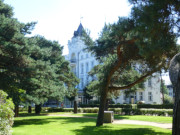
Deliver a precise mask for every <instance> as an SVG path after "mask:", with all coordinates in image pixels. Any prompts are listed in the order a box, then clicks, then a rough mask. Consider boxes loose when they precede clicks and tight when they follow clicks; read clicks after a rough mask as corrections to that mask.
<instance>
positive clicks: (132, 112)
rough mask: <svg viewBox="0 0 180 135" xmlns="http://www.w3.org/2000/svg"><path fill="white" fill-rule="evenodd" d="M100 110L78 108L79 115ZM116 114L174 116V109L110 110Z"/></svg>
mask: <svg viewBox="0 0 180 135" xmlns="http://www.w3.org/2000/svg"><path fill="white" fill-rule="evenodd" d="M98 110H99V109H98V108H78V113H98ZM109 111H114V113H115V114H121V115H156V116H172V114H173V110H172V109H130V108H109ZM48 112H73V108H50V109H49V110H48Z"/></svg>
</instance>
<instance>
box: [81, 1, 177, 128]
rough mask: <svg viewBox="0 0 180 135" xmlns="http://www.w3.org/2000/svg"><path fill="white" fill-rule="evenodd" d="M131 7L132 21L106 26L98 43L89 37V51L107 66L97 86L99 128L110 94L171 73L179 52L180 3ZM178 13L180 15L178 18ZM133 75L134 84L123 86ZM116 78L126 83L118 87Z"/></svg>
mask: <svg viewBox="0 0 180 135" xmlns="http://www.w3.org/2000/svg"><path fill="white" fill-rule="evenodd" d="M130 3H131V4H133V8H132V13H131V16H130V17H129V18H119V20H118V22H117V23H114V24H112V25H106V26H105V27H104V29H103V31H102V33H101V35H100V37H99V39H98V40H96V41H95V42H93V41H92V40H91V39H90V38H89V37H88V36H86V35H85V39H84V41H85V42H86V44H87V45H88V46H87V48H88V49H89V50H90V51H92V52H93V53H94V54H95V56H96V58H97V59H99V60H100V61H101V62H103V64H102V65H101V69H100V70H99V74H100V76H99V83H98V84H97V85H98V89H99V91H100V94H101V98H100V107H99V113H98V119H97V123H96V125H97V126H101V125H103V117H104V108H105V103H106V98H107V95H108V92H110V91H116V90H124V89H129V88H131V87H133V86H135V85H137V84H138V83H140V82H142V81H143V80H144V79H145V78H146V77H148V76H150V75H152V74H153V73H155V72H157V71H159V70H160V69H167V67H168V65H169V61H170V59H171V58H172V57H173V55H174V54H175V53H176V52H177V49H176V40H177V37H178V32H176V31H179V29H178V27H177V26H178V25H179V20H178V21H177V20H176V19H174V18H173V17H172V16H175V17H176V15H179V11H180V10H179V6H177V8H176V7H175V6H176V4H178V3H179V1H176V0H175V1H173V2H170V1H156V0H147V1H144V0H130ZM178 5H179V4H178ZM169 7H170V9H172V11H171V10H170V9H168V8H169ZM171 7H172V8H171ZM175 11H176V12H178V13H175V15H174V12H175ZM178 18H179V16H178V17H177V19H178ZM174 28H176V31H175V32H174V31H173V30H174ZM132 72H137V73H138V74H137V73H136V74H134V73H133V74H132V75H133V77H132V79H131V81H128V82H123V81H125V77H126V74H130V73H132ZM115 78H117V79H120V81H122V82H123V83H121V84H118V83H116V79H115Z"/></svg>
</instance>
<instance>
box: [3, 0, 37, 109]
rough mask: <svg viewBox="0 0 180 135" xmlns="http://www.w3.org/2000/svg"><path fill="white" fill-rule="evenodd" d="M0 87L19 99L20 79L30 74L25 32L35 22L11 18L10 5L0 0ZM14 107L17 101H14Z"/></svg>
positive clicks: (30, 28) (32, 26) (26, 32)
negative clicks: (21, 21)
mask: <svg viewBox="0 0 180 135" xmlns="http://www.w3.org/2000/svg"><path fill="white" fill-rule="evenodd" d="M0 20H1V21H0V89H3V90H6V91H7V92H8V94H9V96H13V99H14V100H15V99H17V100H16V101H18V100H19V98H20V96H21V92H20V91H21V90H20V88H21V84H22V83H21V81H23V80H24V79H26V76H28V75H30V71H31V70H30V69H29V62H30V59H29V54H30V51H29V50H30V46H29V44H28V43H27V40H28V38H27V37H25V35H26V34H30V31H31V30H32V29H33V28H34V25H35V23H27V24H24V23H20V22H19V21H18V20H17V19H15V18H13V11H12V7H10V6H9V5H7V4H4V3H3V1H2V0H0ZM15 106H16V107H15V108H17V106H18V102H15Z"/></svg>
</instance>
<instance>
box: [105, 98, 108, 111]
mask: <svg viewBox="0 0 180 135" xmlns="http://www.w3.org/2000/svg"><path fill="white" fill-rule="evenodd" d="M108 108H109V99H106V105H105V109H104V110H105V111H108Z"/></svg>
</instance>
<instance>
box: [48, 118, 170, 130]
mask: <svg viewBox="0 0 180 135" xmlns="http://www.w3.org/2000/svg"><path fill="white" fill-rule="evenodd" d="M48 116H65V117H76V118H91V119H96V118H95V117H88V116H76V115H74V116H73V115H68V114H48ZM113 124H133V125H148V126H155V127H160V128H165V129H172V124H171V123H156V122H148V121H139V120H118V119H115V120H114V122H113Z"/></svg>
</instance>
